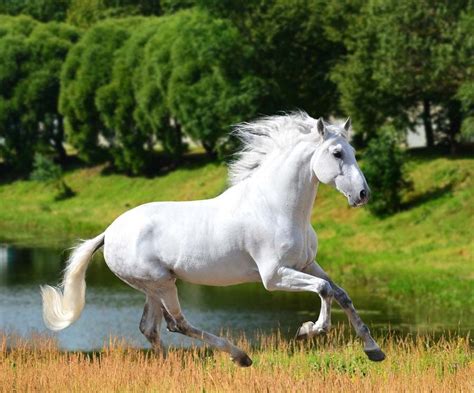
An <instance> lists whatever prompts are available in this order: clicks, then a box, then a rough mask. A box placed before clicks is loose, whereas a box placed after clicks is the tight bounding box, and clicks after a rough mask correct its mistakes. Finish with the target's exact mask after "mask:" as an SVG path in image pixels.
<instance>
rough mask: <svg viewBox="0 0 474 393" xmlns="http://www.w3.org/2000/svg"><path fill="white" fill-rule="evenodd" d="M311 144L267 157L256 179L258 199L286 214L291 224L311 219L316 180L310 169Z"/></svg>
mask: <svg viewBox="0 0 474 393" xmlns="http://www.w3.org/2000/svg"><path fill="white" fill-rule="evenodd" d="M313 151H314V149H311V147H310V146H305V145H301V146H297V147H296V148H295V149H293V150H292V151H290V152H286V153H285V154H282V155H280V156H277V157H275V159H270V158H269V162H267V163H266V164H265V165H264V167H262V168H261V170H259V174H258V176H255V180H256V181H257V182H258V183H259V186H258V189H259V192H260V193H262V194H264V195H262V196H263V198H262V199H261V202H262V203H263V204H265V205H266V207H267V208H270V209H271V211H272V212H275V214H278V216H282V215H283V216H285V218H286V219H288V220H289V221H291V222H292V223H294V224H299V225H302V226H305V225H307V224H308V222H309V221H310V218H311V210H312V208H313V204H314V200H315V198H316V192H317V185H318V181H317V179H316V177H315V176H314V174H313V173H312V169H311V164H310V161H311V156H312V154H313Z"/></svg>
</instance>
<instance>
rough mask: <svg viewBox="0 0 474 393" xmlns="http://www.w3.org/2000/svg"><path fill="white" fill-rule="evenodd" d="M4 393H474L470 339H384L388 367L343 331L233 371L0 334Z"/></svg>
mask: <svg viewBox="0 0 474 393" xmlns="http://www.w3.org/2000/svg"><path fill="white" fill-rule="evenodd" d="M0 340H1V348H0V349H1V355H0V388H1V390H2V391H4V392H12V391H14V392H28V391H47V392H66V391H67V392H97V391H100V392H230V391H232V392H235V391H237V392H306V391H312V392H320V391H321V392H323V391H324V392H472V391H473V390H474V385H473V380H474V364H473V360H472V353H471V349H470V346H469V338H456V337H452V338H446V337H444V338H440V339H436V340H434V339H433V338H430V337H426V336H424V337H411V338H396V337H388V338H386V339H385V340H382V345H383V348H384V350H385V351H386V354H387V360H386V361H385V362H383V363H371V362H369V361H368V360H367V359H366V358H365V355H364V354H363V353H362V350H361V348H360V344H359V343H358V342H357V341H355V340H353V339H349V341H348V340H347V338H344V337H343V334H342V333H341V330H340V329H339V330H337V331H335V332H333V333H331V334H330V335H329V336H328V337H326V338H322V339H317V340H315V341H313V342H311V343H295V342H292V341H287V340H285V339H283V338H281V336H280V335H279V334H274V335H272V336H262V337H260V338H259V339H258V340H257V343H256V344H254V346H253V347H250V344H249V342H248V341H247V340H245V339H241V340H240V343H239V344H240V345H241V346H242V347H243V348H245V349H247V350H248V351H249V353H250V354H251V356H252V357H253V360H254V365H253V366H252V367H250V368H246V369H241V368H238V367H236V366H235V365H234V364H233V363H232V362H231V361H230V360H229V359H228V358H227V356H226V355H225V354H222V353H211V352H210V351H208V350H206V349H203V348H192V349H170V350H169V351H168V355H167V357H166V359H164V358H163V357H161V356H157V355H155V354H153V353H151V352H150V351H146V350H140V349H135V348H131V347H130V346H128V345H127V344H126V343H125V342H123V341H119V340H111V342H110V343H109V344H108V345H106V346H104V348H103V349H102V350H100V351H97V352H91V353H83V352H62V351H60V350H59V349H58V347H57V344H56V343H55V341H54V340H53V339H51V338H47V337H40V336H36V337H35V336H32V337H30V338H28V339H22V338H18V337H14V336H12V335H7V334H2V335H1V338H0Z"/></svg>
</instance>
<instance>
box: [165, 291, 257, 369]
mask: <svg viewBox="0 0 474 393" xmlns="http://www.w3.org/2000/svg"><path fill="white" fill-rule="evenodd" d="M160 295H161V301H162V303H163V306H164V309H163V313H164V315H165V319H166V322H167V324H168V330H169V331H172V332H176V333H181V334H184V335H185V336H188V337H192V338H196V339H198V340H201V341H203V342H205V343H207V344H209V345H210V346H211V347H213V348H216V349H219V350H221V351H224V352H227V353H229V354H230V357H231V359H232V360H233V361H234V362H235V363H236V364H238V365H239V366H241V367H248V366H250V365H251V364H252V360H251V359H250V358H249V357H248V356H247V354H246V353H245V352H244V351H242V350H241V349H239V348H237V347H236V346H235V345H233V344H231V343H230V342H229V341H228V340H226V339H225V338H222V337H218V336H215V335H213V334H211V333H207V332H205V331H203V330H199V329H197V328H195V327H194V326H192V325H191V324H190V323H189V322H188V321H187V320H186V319H185V318H184V315H183V314H182V312H181V306H180V305H179V299H178V291H177V288H176V285H175V284H174V282H173V283H170V284H169V285H167V286H166V288H160Z"/></svg>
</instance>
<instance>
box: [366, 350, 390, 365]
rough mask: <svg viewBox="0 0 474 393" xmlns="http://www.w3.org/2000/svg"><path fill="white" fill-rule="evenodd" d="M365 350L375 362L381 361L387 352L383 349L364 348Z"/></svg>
mask: <svg viewBox="0 0 474 393" xmlns="http://www.w3.org/2000/svg"><path fill="white" fill-rule="evenodd" d="M364 352H365V354H366V355H367V357H368V358H369V360H372V361H373V362H381V361H382V360H384V359H385V354H384V353H383V352H382V350H381V349H371V350H369V351H366V350H365V349H364Z"/></svg>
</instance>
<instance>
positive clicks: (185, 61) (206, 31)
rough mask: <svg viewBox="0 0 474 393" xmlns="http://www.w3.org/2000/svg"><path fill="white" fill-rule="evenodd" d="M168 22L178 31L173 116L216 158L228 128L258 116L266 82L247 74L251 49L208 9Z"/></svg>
mask: <svg viewBox="0 0 474 393" xmlns="http://www.w3.org/2000/svg"><path fill="white" fill-rule="evenodd" d="M178 16H179V17H180V18H183V19H184V18H185V19H187V20H186V22H185V23H181V21H180V20H178V18H177V17H178ZM170 23H172V26H171V27H170V28H172V29H175V30H177V29H180V33H179V35H177V36H176V39H175V41H174V43H173V47H172V51H171V73H170V76H169V86H168V92H167V97H168V102H169V107H170V111H171V115H172V117H173V118H175V119H177V120H178V122H179V123H180V124H181V125H182V127H183V129H184V131H185V132H186V134H188V135H189V136H191V138H193V139H194V140H199V141H200V142H201V143H202V145H203V146H204V148H205V149H206V151H207V152H208V153H209V154H211V155H213V154H215V152H216V151H215V149H216V143H217V141H218V139H219V138H220V137H222V136H223V135H225V134H226V133H227V132H228V130H229V127H230V126H231V125H232V124H235V123H236V122H239V121H241V119H242V118H249V117H252V116H254V115H255V111H256V108H257V107H258V99H259V97H260V96H261V91H262V86H263V82H262V80H261V79H259V78H258V77H256V76H254V75H252V74H251V72H249V71H248V67H247V65H248V63H249V61H250V59H251V58H252V48H251V47H249V46H248V45H246V44H245V43H243V42H242V38H241V36H240V34H239V32H238V30H237V29H236V28H235V27H234V26H233V25H232V24H231V23H230V22H229V21H226V20H223V19H219V18H215V17H212V16H210V15H209V14H208V13H207V12H204V11H200V10H192V11H184V12H182V13H181V14H179V15H178V14H175V15H173V17H170ZM173 25H174V26H173Z"/></svg>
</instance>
